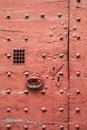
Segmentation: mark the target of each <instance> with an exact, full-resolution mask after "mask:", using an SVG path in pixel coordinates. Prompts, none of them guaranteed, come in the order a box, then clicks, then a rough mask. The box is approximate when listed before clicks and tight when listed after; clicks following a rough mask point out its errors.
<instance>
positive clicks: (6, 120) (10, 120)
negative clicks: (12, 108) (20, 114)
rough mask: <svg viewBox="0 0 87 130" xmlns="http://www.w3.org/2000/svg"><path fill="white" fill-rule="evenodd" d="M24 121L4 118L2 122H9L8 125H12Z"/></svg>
mask: <svg viewBox="0 0 87 130" xmlns="http://www.w3.org/2000/svg"><path fill="white" fill-rule="evenodd" d="M22 121H23V120H21V119H13V118H4V119H3V120H2V122H8V123H10V122H22Z"/></svg>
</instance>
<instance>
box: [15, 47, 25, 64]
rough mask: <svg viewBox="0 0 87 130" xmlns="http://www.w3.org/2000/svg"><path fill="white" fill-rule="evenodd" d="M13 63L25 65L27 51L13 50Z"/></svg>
mask: <svg viewBox="0 0 87 130" xmlns="http://www.w3.org/2000/svg"><path fill="white" fill-rule="evenodd" d="M13 63H14V64H23V63H25V50H24V49H20V50H18V49H17V50H16V49H15V50H13Z"/></svg>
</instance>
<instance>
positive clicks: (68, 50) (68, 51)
mask: <svg viewBox="0 0 87 130" xmlns="http://www.w3.org/2000/svg"><path fill="white" fill-rule="evenodd" d="M67 48H68V49H67V62H68V130H70V0H68V47H67Z"/></svg>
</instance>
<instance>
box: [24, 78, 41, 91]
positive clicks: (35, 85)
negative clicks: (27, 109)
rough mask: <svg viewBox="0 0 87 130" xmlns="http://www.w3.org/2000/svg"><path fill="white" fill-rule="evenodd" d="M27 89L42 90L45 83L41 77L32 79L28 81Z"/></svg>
mask: <svg viewBox="0 0 87 130" xmlns="http://www.w3.org/2000/svg"><path fill="white" fill-rule="evenodd" d="M26 85H27V87H28V88H30V89H33V90H34V89H40V88H41V87H42V86H43V81H42V79H41V78H39V77H31V78H29V79H28V80H27V83H26Z"/></svg>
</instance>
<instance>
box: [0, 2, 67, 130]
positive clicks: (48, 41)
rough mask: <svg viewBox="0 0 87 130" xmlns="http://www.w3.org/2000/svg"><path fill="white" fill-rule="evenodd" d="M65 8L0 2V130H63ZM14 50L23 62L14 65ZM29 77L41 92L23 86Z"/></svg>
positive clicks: (63, 5) (60, 4) (51, 4)
mask: <svg viewBox="0 0 87 130" xmlns="http://www.w3.org/2000/svg"><path fill="white" fill-rule="evenodd" d="M67 6H68V0H67V1H65V0H63V1H54V0H37V1H36V0H32V1H27V0H22V2H21V0H15V1H13V0H10V1H9V0H7V1H6V0H3V1H0V7H1V10H0V11H1V13H0V18H1V19H0V37H1V38H0V40H1V43H0V48H1V50H0V58H1V62H0V69H1V71H0V86H1V87H0V99H1V100H0V104H1V105H0V106H1V107H0V130H4V129H6V128H12V129H14V130H22V129H27V127H28V128H29V129H31V130H41V129H43V130H45V129H48V130H58V129H63V127H64V129H65V130H67V129H68V96H67V90H68V65H67V64H68V63H67V50H68V48H67V47H68V36H67V34H68V8H67ZM13 49H25V64H22V65H20V64H18V65H17V64H14V63H13ZM25 72H27V76H26V73H25ZM32 75H33V76H37V75H39V77H40V78H41V80H43V87H42V88H41V89H40V90H37V91H34V90H30V89H29V88H28V87H27V86H26V82H27V80H28V79H29V78H30V77H32ZM25 90H29V93H28V91H27V94H26V93H25ZM2 113H3V114H2Z"/></svg>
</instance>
